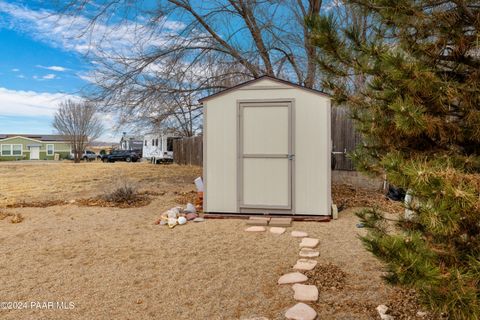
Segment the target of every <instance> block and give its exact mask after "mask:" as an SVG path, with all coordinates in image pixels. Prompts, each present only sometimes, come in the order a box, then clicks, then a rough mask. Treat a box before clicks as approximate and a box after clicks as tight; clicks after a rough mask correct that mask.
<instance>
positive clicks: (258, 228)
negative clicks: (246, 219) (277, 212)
mask: <svg viewBox="0 0 480 320" xmlns="http://www.w3.org/2000/svg"><path fill="white" fill-rule="evenodd" d="M265 230H267V229H265V227H258V226H254V227H248V228H247V229H245V231H247V232H263V231H265Z"/></svg>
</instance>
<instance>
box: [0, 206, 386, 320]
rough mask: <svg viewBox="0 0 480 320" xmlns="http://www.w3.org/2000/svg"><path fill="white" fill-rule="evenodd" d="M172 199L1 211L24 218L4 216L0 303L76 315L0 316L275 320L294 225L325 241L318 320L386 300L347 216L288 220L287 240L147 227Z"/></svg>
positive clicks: (225, 223) (226, 229)
mask: <svg viewBox="0 0 480 320" xmlns="http://www.w3.org/2000/svg"><path fill="white" fill-rule="evenodd" d="M174 202H175V201H174V199H173V198H172V199H170V200H166V199H162V197H159V198H157V199H155V200H154V201H153V202H152V203H151V204H150V205H149V206H147V207H142V208H129V209H118V208H95V207H78V206H75V205H67V206H57V207H48V208H16V209H9V210H8V211H9V212H16V213H21V214H22V215H23V217H24V218H25V220H24V221H23V222H22V223H19V224H12V223H10V222H8V218H6V219H4V220H2V221H0V229H1V230H2V232H1V234H0V261H1V262H0V274H1V275H2V291H1V292H2V300H3V301H40V302H43V301H66V302H70V301H71V302H73V303H74V304H75V308H74V309H71V310H8V311H6V310H0V318H2V319H38V318H48V319H66V318H68V319H242V318H246V317H250V316H266V317H268V318H269V319H282V316H283V313H284V311H285V310H286V309H287V308H288V307H290V306H292V305H293V304H294V301H293V298H292V296H293V291H292V290H291V288H290V286H282V287H279V286H277V284H276V282H277V280H278V278H279V277H280V276H281V275H282V274H284V273H286V272H289V271H290V270H291V266H293V264H294V263H295V261H296V259H297V258H298V243H299V240H298V239H294V238H292V237H291V236H290V235H289V232H290V231H291V230H292V229H296V230H304V231H307V232H308V233H309V234H310V235H311V236H314V237H318V238H320V240H321V244H320V247H319V250H320V252H321V255H320V257H319V258H318V260H319V263H320V266H321V270H322V271H323V272H322V274H324V276H323V277H324V278H325V277H326V280H325V279H323V280H322V279H320V280H319V281H320V282H319V283H324V284H326V286H321V288H320V300H319V302H318V303H316V304H314V307H315V309H316V310H317V311H318V313H319V318H320V319H375V317H376V313H375V307H376V306H377V305H379V304H382V303H387V302H388V299H389V298H390V296H391V294H392V289H389V288H388V287H386V286H385V285H384V284H383V283H382V281H381V279H380V276H381V274H382V270H381V266H380V264H379V263H378V262H377V261H376V260H375V259H374V258H373V257H372V256H371V255H370V254H369V253H367V252H366V251H365V250H364V249H363V247H362V246H361V244H360V242H359V241H358V239H357V234H358V232H360V233H361V232H364V230H363V229H357V228H356V227H355V223H356V222H357V218H356V217H355V216H354V215H353V214H352V210H349V211H346V212H342V213H341V215H340V219H339V220H336V221H332V222H329V223H317V222H294V226H293V228H289V229H288V232H287V233H285V234H283V235H273V234H270V233H269V232H266V233H262V234H251V233H246V232H244V231H243V230H244V228H245V221H244V220H208V221H206V222H204V223H195V224H194V223H188V224H187V225H185V226H179V227H176V228H174V229H172V230H170V229H168V228H167V227H164V226H158V225H153V224H152V222H153V221H154V220H155V218H157V217H158V214H159V213H160V212H161V211H162V210H163V209H165V208H168V207H169V206H171V205H172V204H173V203H174ZM329 264H330V267H329ZM332 266H333V267H332ZM337 269H338V270H340V271H338V270H337ZM330 270H332V271H331V272H330ZM329 273H331V275H329ZM339 274H340V276H338V275H339ZM339 277H340V279H338V278H339ZM329 278H332V279H333V280H328V279H329ZM342 278H345V281H344V282H343V283H342ZM329 281H330V282H329ZM339 281H340V283H342V285H337V283H338V282H339ZM329 283H333V284H332V287H331V288H328V285H329Z"/></svg>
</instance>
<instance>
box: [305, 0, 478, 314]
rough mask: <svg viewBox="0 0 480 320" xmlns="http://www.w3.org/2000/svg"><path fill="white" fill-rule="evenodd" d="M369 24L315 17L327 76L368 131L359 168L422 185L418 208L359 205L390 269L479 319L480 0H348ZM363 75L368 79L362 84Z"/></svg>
mask: <svg viewBox="0 0 480 320" xmlns="http://www.w3.org/2000/svg"><path fill="white" fill-rule="evenodd" d="M347 5H348V6H351V7H355V8H357V10H361V11H362V12H365V14H366V15H367V17H368V22H369V26H370V28H369V30H368V36H367V37H365V34H363V37H362V34H361V32H360V30H359V28H358V27H357V26H355V25H343V24H342V23H341V22H339V21H336V20H335V18H334V16H333V15H322V16H316V17H311V18H310V19H309V26H310V27H311V29H312V31H313V37H312V41H314V43H315V45H316V46H317V47H318V48H319V52H320V53H319V57H318V65H319V68H320V69H321V70H322V72H323V74H324V75H325V77H324V80H323V86H324V88H325V89H326V90H328V91H330V92H331V93H332V94H333V96H334V99H335V100H336V102H338V103H344V104H347V105H349V106H350V107H351V110H352V117H353V118H354V119H355V120H356V122H357V128H358V130H359V131H360V132H361V133H362V135H363V139H364V141H363V144H362V145H361V146H359V147H358V148H357V150H356V151H355V152H354V153H353V154H352V157H353V159H354V160H355V162H356V164H357V168H358V169H359V170H362V171H364V172H367V173H370V174H379V175H380V174H386V175H387V179H388V180H389V181H390V182H391V183H393V184H394V185H397V186H401V187H403V188H404V189H406V190H409V193H410V194H412V196H413V197H414V201H413V203H412V204H411V205H410V208H409V209H411V210H412V211H413V212H414V215H413V216H412V217H411V218H410V219H406V218H405V217H403V216H401V217H399V219H398V221H397V222H396V223H395V224H394V225H392V223H390V222H389V221H387V219H386V217H385V215H384V214H383V213H381V212H380V211H379V210H374V209H372V210H365V211H363V212H361V213H359V214H358V215H359V217H360V218H361V220H362V221H363V223H364V224H365V226H366V227H367V228H368V231H369V232H368V235H367V236H365V237H363V238H362V241H363V242H364V244H365V246H366V248H367V249H368V250H369V251H371V252H372V253H373V254H374V255H375V256H376V257H378V258H379V259H380V260H382V261H383V262H384V263H385V265H386V269H387V275H386V277H385V278H386V280H387V281H388V282H389V283H391V284H395V285H400V286H406V287H411V288H415V289H416V290H417V292H418V293H419V295H420V298H421V299H422V302H423V303H425V305H426V306H428V307H430V308H431V309H432V310H434V311H436V312H443V313H446V314H447V315H448V316H449V317H450V318H451V319H480V35H479V27H480V2H479V1H478V0H477V1H468V0H457V1H443V0H430V1H429V0H416V1H413V0H349V1H347ZM356 77H362V78H363V79H365V82H364V83H365V85H364V87H363V88H361V89H360V90H358V88H355V86H354V84H353V83H354V82H355V78H356Z"/></svg>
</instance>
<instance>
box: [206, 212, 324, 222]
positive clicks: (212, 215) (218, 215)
mask: <svg viewBox="0 0 480 320" xmlns="http://www.w3.org/2000/svg"><path fill="white" fill-rule="evenodd" d="M255 216H257V217H258V216H261V217H265V218H292V220H293V221H316V222H329V221H330V220H331V219H332V217H331V216H307V215H279V214H272V215H269V214H266V215H265V214H261V215H253V214H239V213H222V212H215V213H212V212H211V213H205V214H204V215H203V217H204V218H206V219H250V217H255Z"/></svg>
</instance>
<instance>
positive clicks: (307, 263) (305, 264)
mask: <svg viewBox="0 0 480 320" xmlns="http://www.w3.org/2000/svg"><path fill="white" fill-rule="evenodd" d="M317 263H318V262H317V261H316V260H310V259H299V260H297V263H296V264H295V265H294V266H293V269H296V270H307V271H309V270H313V268H315V266H316V265H317Z"/></svg>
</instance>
